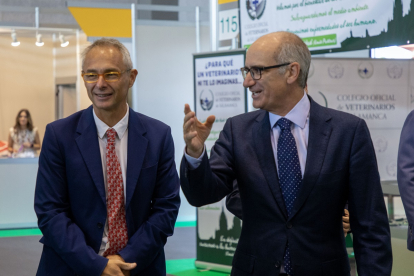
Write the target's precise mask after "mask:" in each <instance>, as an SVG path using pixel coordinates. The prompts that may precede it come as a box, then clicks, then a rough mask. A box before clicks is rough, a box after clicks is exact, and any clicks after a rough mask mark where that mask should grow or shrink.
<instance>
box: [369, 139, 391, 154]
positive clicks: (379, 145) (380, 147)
mask: <svg viewBox="0 0 414 276" xmlns="http://www.w3.org/2000/svg"><path fill="white" fill-rule="evenodd" d="M373 144H374V148H375V151H376V152H384V151H386V150H387V146H388V141H387V140H386V139H385V138H384V137H377V138H375V139H374V141H373Z"/></svg>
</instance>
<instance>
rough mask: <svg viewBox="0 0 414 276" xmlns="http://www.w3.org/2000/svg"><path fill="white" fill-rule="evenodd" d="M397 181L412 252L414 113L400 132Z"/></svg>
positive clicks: (408, 243) (408, 241) (409, 116)
mask: <svg viewBox="0 0 414 276" xmlns="http://www.w3.org/2000/svg"><path fill="white" fill-rule="evenodd" d="M397 180H398V187H399V189H400V195H401V199H402V202H403V205H404V209H405V214H406V216H407V220H408V235H407V248H408V249H409V250H411V251H414V235H413V227H414V111H411V113H410V114H408V117H407V119H406V120H405V123H404V126H403V129H402V132H401V137H400V147H399V149H398V170H397Z"/></svg>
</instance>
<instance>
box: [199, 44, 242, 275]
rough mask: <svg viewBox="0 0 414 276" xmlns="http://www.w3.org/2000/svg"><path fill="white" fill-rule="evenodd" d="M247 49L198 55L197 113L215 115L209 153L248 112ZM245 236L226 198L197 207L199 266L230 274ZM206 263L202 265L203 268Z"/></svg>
mask: <svg viewBox="0 0 414 276" xmlns="http://www.w3.org/2000/svg"><path fill="white" fill-rule="evenodd" d="M244 59H245V50H236V51H226V52H215V53H211V54H200V55H194V92H195V97H194V98H195V103H194V106H195V112H196V116H197V118H198V120H200V121H201V122H204V121H205V120H206V119H207V117H208V116H210V115H215V117H216V121H215V122H214V124H213V128H212V130H211V133H210V136H209V137H208V138H207V141H206V150H207V153H208V154H210V150H211V147H212V146H213V145H214V143H215V141H216V140H217V139H218V137H219V135H220V132H221V130H222V129H223V127H224V124H225V122H226V120H227V119H228V118H229V117H232V116H236V115H239V114H242V113H245V112H246V89H245V88H244V87H243V76H242V75H241V71H240V68H241V67H243V66H244ZM240 233H241V221H240V219H238V218H237V217H235V216H234V215H233V214H231V213H230V212H229V211H228V210H227V209H226V207H225V199H223V200H221V201H220V202H217V203H213V204H210V205H206V206H203V207H200V208H197V260H196V266H197V267H206V264H208V267H209V268H214V270H218V271H224V272H229V271H230V269H231V263H232V260H233V255H234V252H235V250H236V246H237V243H238V241H239V236H240ZM201 264H202V265H201Z"/></svg>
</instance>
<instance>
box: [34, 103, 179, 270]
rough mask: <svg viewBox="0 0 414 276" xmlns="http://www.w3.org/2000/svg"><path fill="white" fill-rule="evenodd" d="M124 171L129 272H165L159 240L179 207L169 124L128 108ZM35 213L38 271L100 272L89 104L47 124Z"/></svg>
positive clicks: (99, 205) (95, 150)
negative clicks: (38, 235) (39, 235)
mask: <svg viewBox="0 0 414 276" xmlns="http://www.w3.org/2000/svg"><path fill="white" fill-rule="evenodd" d="M127 158H128V161H127V172H126V174H127V177H126V202H125V210H126V222H127V229H128V237H129V238H128V244H127V246H126V247H125V248H124V249H123V250H122V251H120V252H119V254H120V255H121V256H122V258H124V260H125V261H126V262H130V263H133V262H136V263H137V268H136V269H134V270H133V271H132V272H131V275H151V276H153V275H165V274H166V272H165V256H164V244H165V243H166V241H167V237H168V236H171V235H172V234H173V228H174V224H175V220H176V217H177V214H178V208H179V206H180V197H179V180H178V176H177V172H176V167H175V162H174V145H173V140H172V137H171V132H170V128H169V127H168V126H166V125H165V124H163V123H161V122H159V121H157V120H154V119H152V118H149V117H147V116H144V115H142V114H139V113H136V112H134V111H133V110H132V109H130V110H129V123H128V155H127ZM35 211H36V214H37V217H38V224H39V228H40V230H41V231H42V233H43V237H42V238H41V240H40V242H41V243H43V244H44V246H43V253H42V257H41V260H40V264H39V268H38V272H37V275H39V276H42V275H59V276H62V275H63V276H66V275H85V276H91V275H96V276H98V275H101V273H102V271H103V269H104V268H105V266H106V264H107V261H108V260H107V259H106V258H104V257H102V256H99V255H98V254H97V253H98V252H99V248H100V245H101V241H102V234H103V231H104V225H105V221H106V216H107V209H106V196H105V186H104V180H103V171H102V163H101V155H100V151H99V142H98V134H97V130H96V125H95V122H94V119H93V113H92V106H91V107H89V108H88V109H86V110H83V111H80V112H77V113H75V114H73V115H71V116H69V117H68V118H65V119H62V120H58V121H55V122H53V123H51V124H49V125H48V126H47V127H46V133H45V137H44V141H43V147H42V151H41V154H40V158H39V171H38V175H37V182H36V191H35Z"/></svg>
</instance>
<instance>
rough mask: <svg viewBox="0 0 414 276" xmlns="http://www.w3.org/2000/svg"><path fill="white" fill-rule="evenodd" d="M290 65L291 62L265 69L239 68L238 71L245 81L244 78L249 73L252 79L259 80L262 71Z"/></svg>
mask: <svg viewBox="0 0 414 276" xmlns="http://www.w3.org/2000/svg"><path fill="white" fill-rule="evenodd" d="M290 64H291V62H289V63H283V64H278V65H273V66H267V67H251V68H247V67H242V68H240V71H241V72H242V75H243V79H245V78H246V76H247V73H249V72H250V75H251V76H252V79H254V80H260V79H261V78H262V71H263V70H267V69H272V68H279V67H282V66H286V65H290Z"/></svg>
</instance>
